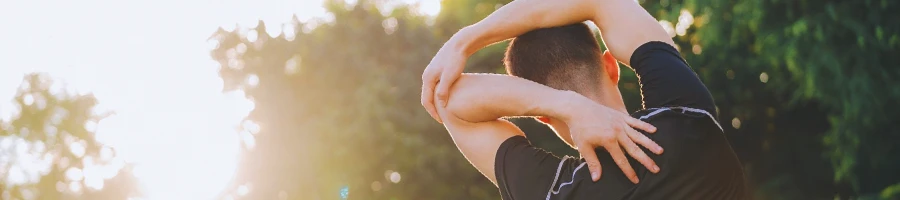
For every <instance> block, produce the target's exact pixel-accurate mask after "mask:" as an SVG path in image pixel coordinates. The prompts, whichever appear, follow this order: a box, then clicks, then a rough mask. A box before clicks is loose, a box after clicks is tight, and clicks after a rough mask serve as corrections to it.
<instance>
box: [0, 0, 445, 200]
mask: <svg viewBox="0 0 900 200" xmlns="http://www.w3.org/2000/svg"><path fill="white" fill-rule="evenodd" d="M348 1H352V0H348ZM401 1H403V2H419V1H421V2H420V11H421V12H423V13H425V14H431V15H434V14H436V13H437V11H439V9H440V4H439V2H438V1H439V0H401ZM321 4H322V0H244V1H236V0H190V1H185V0H152V1H151V0H146V1H114V0H79V1H68V0H58V1H51V0H43V1H40V0H38V1H20V0H4V1H0V27H2V28H0V118H2V119H3V120H8V119H9V117H10V115H11V113H12V109H14V107H12V106H11V100H12V97H13V95H14V94H15V91H16V88H17V87H18V86H19V84H20V83H21V80H22V77H23V76H24V75H25V74H27V73H31V72H47V73H49V74H50V75H51V76H53V77H55V78H56V79H57V80H58V81H64V82H66V83H67V84H68V85H69V86H70V87H71V89H74V90H76V91H78V92H80V93H86V92H91V93H94V94H95V95H96V97H97V98H98V99H99V101H100V105H99V107H100V109H104V110H106V109H109V110H114V111H115V112H117V113H118V114H117V115H116V116H113V117H111V118H109V119H107V120H104V121H102V122H101V123H100V124H99V125H98V128H97V130H98V133H97V134H98V138H99V139H100V140H101V141H102V142H105V143H108V144H109V145H111V146H113V147H114V148H116V149H117V151H118V152H120V153H121V154H122V159H124V160H125V161H126V162H130V163H135V164H137V165H138V169H136V170H137V172H136V173H138V174H137V175H138V176H139V178H140V180H141V182H142V184H143V186H144V187H145V188H144V189H145V190H147V192H148V193H149V194H150V196H148V198H150V199H205V198H209V197H212V196H214V195H216V194H218V193H219V192H220V191H221V190H222V188H223V187H224V186H225V185H226V184H227V183H228V181H230V180H231V177H232V176H233V174H234V170H235V167H236V166H235V165H236V162H237V160H236V159H237V154H238V150H239V146H240V142H241V140H240V139H239V137H238V133H237V131H236V127H237V126H238V124H239V123H240V122H241V120H243V118H244V117H245V116H246V115H247V113H248V112H249V111H250V110H252V108H253V103H252V102H250V101H248V100H246V99H244V98H243V94H241V93H240V92H237V93H231V94H222V93H221V92H220V91H221V89H222V80H221V79H220V78H219V77H218V74H217V70H218V65H217V64H216V63H215V62H214V61H213V60H212V59H211V58H210V57H209V50H210V49H209V48H210V45H209V43H208V42H207V41H206V39H207V38H208V37H209V36H210V35H211V33H212V32H213V31H214V30H215V29H216V28H217V27H219V26H223V27H226V28H227V29H232V28H234V24H236V23H238V24H241V26H242V27H249V26H255V25H256V23H257V20H259V19H262V20H264V21H265V22H266V25H267V27H270V29H276V28H277V27H278V26H277V24H282V23H286V22H288V21H289V20H290V19H291V15H293V14H296V15H297V16H298V17H299V18H300V20H307V19H310V18H312V17H322V16H324V15H325V14H324V9H323V8H322V7H321ZM251 138H252V137H251ZM84 176H85V178H86V179H87V177H88V176H89V173H88V171H87V170H86V171H85V174H84ZM198 186H201V187H202V188H197V187H198ZM101 187H102V186H101ZM185 188H191V189H190V190H186V189H185Z"/></svg>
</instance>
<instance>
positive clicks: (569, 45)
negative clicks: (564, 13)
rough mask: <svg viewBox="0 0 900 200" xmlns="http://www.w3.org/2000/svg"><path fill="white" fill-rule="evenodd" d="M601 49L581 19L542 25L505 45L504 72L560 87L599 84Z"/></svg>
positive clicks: (585, 87)
mask: <svg viewBox="0 0 900 200" xmlns="http://www.w3.org/2000/svg"><path fill="white" fill-rule="evenodd" d="M601 54H602V53H601V51H600V46H599V44H598V43H597V38H595V37H594V34H593V32H591V30H590V28H588V26H587V25H586V24H584V23H577V24H571V25H567V26H560V27H553V28H543V29H537V30H533V31H530V32H528V33H525V34H522V35H521V36H519V37H516V38H514V39H513V40H512V42H510V44H509V47H508V48H507V49H506V57H505V58H504V60H503V62H504V64H505V65H506V72H507V73H509V74H510V75H513V76H518V77H522V78H525V79H528V80H531V81H534V82H537V83H540V84H544V85H547V86H550V87H552V88H556V89H561V90H572V91H576V92H585V91H584V90H591V89H594V88H597V87H599V84H601V83H602V82H601V81H600V79H599V77H600V74H598V73H600V71H599V70H602V69H601V66H602V65H601V63H600V62H601V58H600V57H601Z"/></svg>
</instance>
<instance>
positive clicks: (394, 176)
mask: <svg viewBox="0 0 900 200" xmlns="http://www.w3.org/2000/svg"><path fill="white" fill-rule="evenodd" d="M391 182H393V183H399V182H400V173H397V172H393V173H391Z"/></svg>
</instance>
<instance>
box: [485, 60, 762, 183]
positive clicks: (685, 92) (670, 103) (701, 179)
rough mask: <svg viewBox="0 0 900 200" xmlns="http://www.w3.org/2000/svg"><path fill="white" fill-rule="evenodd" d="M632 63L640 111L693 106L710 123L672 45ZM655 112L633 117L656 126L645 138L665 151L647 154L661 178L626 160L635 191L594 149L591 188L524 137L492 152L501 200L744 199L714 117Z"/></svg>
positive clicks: (699, 87)
mask: <svg viewBox="0 0 900 200" xmlns="http://www.w3.org/2000/svg"><path fill="white" fill-rule="evenodd" d="M635 58H636V59H635ZM632 64H633V66H634V69H635V70H636V72H637V73H638V75H639V76H641V84H642V86H641V90H642V91H643V92H642V93H643V94H644V95H645V96H644V105H645V106H648V107H651V108H652V107H693V108H698V109H703V110H706V111H707V112H710V113H711V114H712V115H713V116H715V112H714V110H715V106H714V104H713V101H712V98H711V97H710V95H709V91H708V90H707V89H706V87H705V86H704V85H703V84H702V82H700V80H699V79H698V78H697V77H696V74H694V73H693V72H692V71H691V69H690V68H689V67H688V66H687V64H686V63H685V62H684V60H683V59H681V57H680V56H679V54H678V53H677V51H675V49H674V48H672V47H671V46H670V45H668V44H666V43H662V42H650V43H647V44H644V45H642V46H641V47H639V48H638V49H637V50H636V51H635V53H634V56H633V59H632ZM669 76H671V77H669ZM652 93H655V94H652ZM652 111H656V110H652V109H645V110H641V111H638V112H636V113H634V114H632V116H634V117H636V118H640V117H641V116H649V117H647V118H645V119H643V120H644V121H646V122H648V123H650V124H653V125H654V126H656V127H657V132H656V133H654V134H646V133H644V134H645V135H647V136H648V137H649V138H650V139H652V140H654V141H656V142H657V143H658V144H659V145H660V146H662V147H663V148H664V149H665V152H664V153H663V154H662V155H655V154H653V153H652V152H650V151H648V150H646V149H644V152H645V153H646V154H647V155H650V157H651V158H652V159H653V160H654V161H655V162H656V163H657V165H658V166H659V167H660V169H661V170H660V172H659V173H657V174H653V173H651V172H649V171H648V170H647V169H646V168H645V167H643V165H641V164H640V163H639V162H637V161H636V160H634V159H632V158H630V157H629V162H630V163H631V166H632V167H633V168H634V169H635V172H636V173H637V175H638V178H639V179H640V183H639V184H633V183H631V181H629V180H628V178H626V177H625V175H624V173H623V172H622V170H621V169H619V168H618V166H617V165H616V164H615V162H614V161H613V159H612V157H611V156H610V155H609V153H607V152H606V151H605V150H603V148H597V149H596V151H597V155H598V157H599V159H600V163H601V166H602V170H603V171H602V173H603V174H602V176H601V178H600V181H598V182H593V181H592V180H591V177H590V172H589V170H588V169H587V166H586V165H583V163H584V160H583V159H573V158H566V157H564V158H559V157H556V156H554V155H552V154H551V153H549V152H546V151H544V150H542V149H540V148H537V147H534V146H533V145H531V144H530V143H529V141H528V140H527V139H526V138H525V137H522V136H515V137H511V138H509V139H507V140H506V141H504V142H503V144H501V145H500V148H499V149H498V151H497V157H496V160H495V161H496V162H495V163H496V164H495V172H496V176H497V177H496V178H497V184H498V186H499V188H500V194H501V197H502V198H503V199H505V200H530V199H547V198H548V196H549V199H560V200H561V199H576V200H579V199H749V196H748V193H747V189H746V186H745V181H744V177H743V172H742V170H741V166H740V162H739V161H738V159H737V156H736V155H735V154H734V152H733V150H732V149H731V147H730V146H729V144H728V141H727V140H726V139H725V136H724V134H723V133H722V131H721V129H719V126H717V125H716V123H715V121H714V120H715V119H714V118H712V117H710V116H707V115H706V114H703V113H698V112H687V111H684V110H678V109H672V110H666V111H662V112H657V113H655V114H654V115H652V116H650V114H651V112H652ZM560 163H562V164H560ZM558 169H559V170H558ZM557 171H559V176H557ZM554 180H556V181H555V183H554ZM551 190H552V191H551ZM553 191H558V193H554V192H553Z"/></svg>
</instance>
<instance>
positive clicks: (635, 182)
mask: <svg viewBox="0 0 900 200" xmlns="http://www.w3.org/2000/svg"><path fill="white" fill-rule="evenodd" d="M631 181H633V182H634V184H637V183H640V182H641V181H640V180H638V178H637V177H632V178H631Z"/></svg>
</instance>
